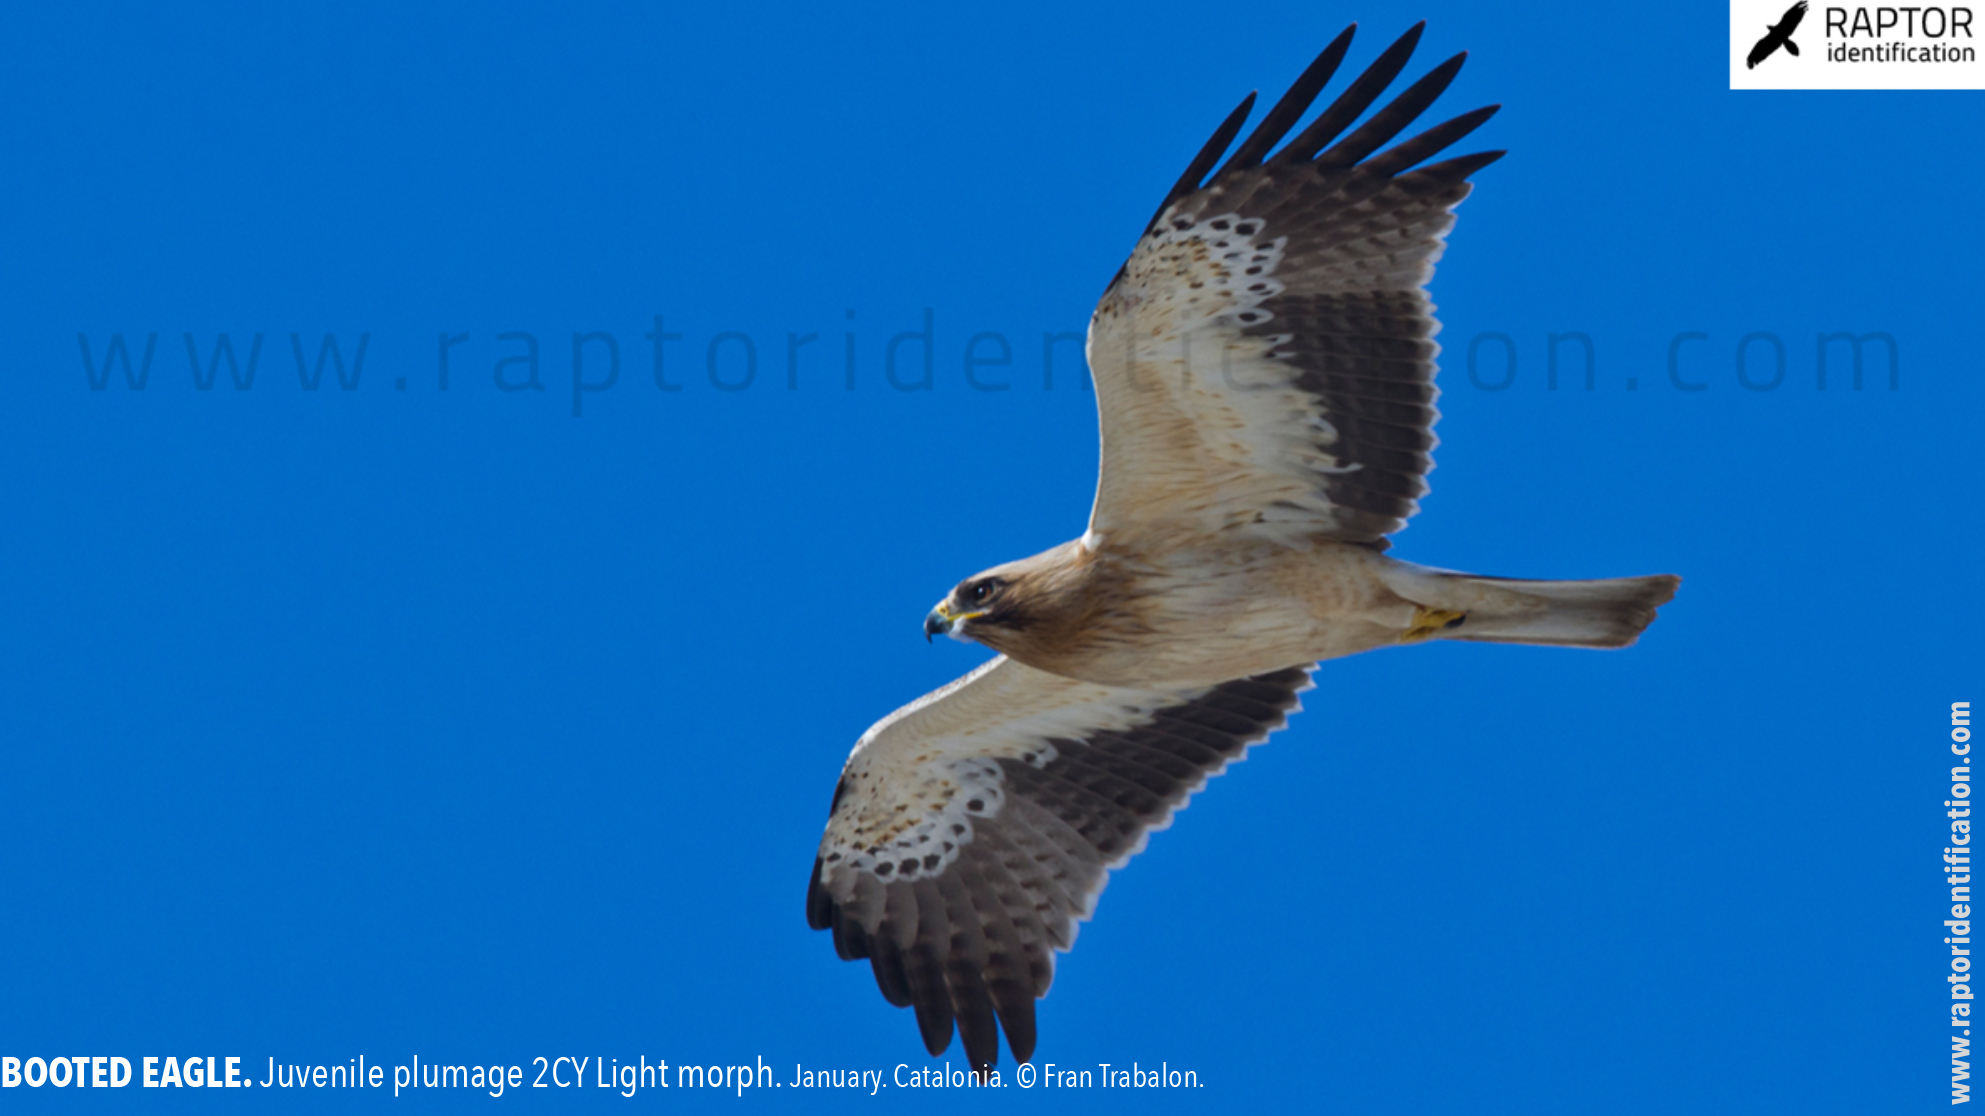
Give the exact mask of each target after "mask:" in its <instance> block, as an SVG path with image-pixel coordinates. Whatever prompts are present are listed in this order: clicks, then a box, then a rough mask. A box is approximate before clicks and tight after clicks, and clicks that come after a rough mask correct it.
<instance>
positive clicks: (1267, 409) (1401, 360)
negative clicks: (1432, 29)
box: [1089, 25, 1502, 546]
mask: <svg viewBox="0 0 1985 1116" xmlns="http://www.w3.org/2000/svg"><path fill="white" fill-rule="evenodd" d="M1421 26H1423V25H1416V26H1415V27H1414V28H1413V29H1412V30H1411V31H1408V32H1407V33H1406V34H1405V36H1403V37H1402V38H1400V39H1399V41H1398V42H1395V43H1393V44H1392V46H1391V47H1389V48H1388V49H1387V50H1386V51H1385V53H1383V54H1381V55H1380V56H1379V58H1378V60H1377V61H1375V62H1373V63H1372V65H1371V67H1370V68H1369V69H1367V70H1366V71H1365V73H1364V74H1363V76H1361V77H1359V78H1358V79H1357V80H1356V81H1354V82H1352V83H1351V85H1350V87H1349V88H1347V89H1346V90H1345V91H1344V93H1343V94H1342V95H1340V96H1339V97H1338V98H1337V100H1336V101H1335V102H1334V103H1332V104H1331V105H1330V107H1328V108H1326V109H1324V110H1323V112H1322V113H1321V114H1320V115H1318V117H1317V118H1316V120H1315V121H1314V122H1312V123H1311V124H1310V125H1309V126H1308V127H1307V128H1305V129H1303V131H1302V132H1301V133H1299V134H1298V135H1297V136H1296V138H1295V139H1293V140H1291V141H1290V142H1289V143H1288V144H1287V145H1286V146H1284V147H1283V148H1282V149H1281V150H1280V151H1278V152H1276V153H1275V154H1273V155H1270V154H1269V151H1270V149H1271V148H1273V147H1274V146H1275V145H1276V144H1277V143H1278V142H1279V141H1280V140H1281V139H1282V137H1283V136H1284V135H1286V134H1287V133H1288V132H1289V131H1290V129H1291V128H1293V127H1294V125H1295V124H1296V122H1297V121H1298V120H1299V119H1300V118H1301V117H1302V115H1303V114H1304V112H1305V111H1306V110H1307V109H1308V108H1309V105H1310V102H1311V101H1313V100H1314V99H1315V98H1316V96H1317V93H1318V92H1319V91H1320V90H1321V89H1322V88H1323V85H1324V83H1325V82H1326V81H1328V80H1329V78H1330V76H1331V74H1332V73H1334V72H1335V71H1336V69H1337V65H1338V63H1339V62H1340V61H1341V60H1342V59H1343V57H1344V52H1345V50H1346V49H1347V48H1348V47H1349V45H1350V40H1351V30H1346V31H1345V32H1344V33H1343V34H1342V35H1340V36H1338V38H1337V40H1336V41H1335V42H1333V43H1331V44H1330V46H1329V47H1328V48H1326V49H1325V50H1324V52H1323V54H1322V55H1321V56H1319V57H1318V58H1317V60H1316V61H1315V62H1314V63H1312V64H1311V65H1310V67H1309V69H1308V70H1306V71H1304V73H1303V75H1302V76H1301V77H1300V78H1298V79H1297V81H1296V84H1295V85H1294V86H1293V87H1292V88H1291V89H1290V90H1289V92H1288V93H1287V94H1285V95H1284V96H1283V98H1282V100H1281V101H1280V102H1278V103H1277V104H1276V106H1275V107H1274V108H1273V109H1272V110H1270V111H1269V113H1268V115H1267V116H1266V117H1265V118H1264V119H1263V120H1262V122H1261V124H1260V126H1259V127H1257V128H1256V129H1255V131H1254V133H1253V134H1252V135H1251V136H1249V137H1248V139H1247V140H1246V141H1245V142H1243V143H1242V144H1241V145H1240V147H1239V148H1238V149H1236V150H1235V152H1234V154H1233V156H1232V157H1231V158H1229V159H1228V160H1227V162H1226V165H1225V166H1223V167H1221V168H1220V170H1219V171H1218V172H1217V173H1215V174H1214V175H1213V176H1212V178H1211V180H1210V181H1208V182H1206V184H1205V185H1201V180H1202V179H1203V178H1205V177H1206V175H1207V172H1208V171H1210V170H1212V168H1213V166H1214V164H1215V163H1216V162H1217V161H1218V160H1219V158H1220V156H1221V154H1222V153H1223V152H1225V151H1226V149H1227V146H1228V144H1230V143H1231V142H1232V141H1233V139H1234V136H1235V135H1236V134H1237V133H1238V132H1239V130H1240V126H1241V123H1242V121H1243V120H1245V119H1246V117H1247V114H1248V110H1249V109H1250V108H1251V107H1252V106H1253V101H1254V98H1253V97H1252V96H1250V97H1249V98H1248V99H1247V100H1246V101H1243V102H1242V103H1241V106H1240V108H1239V109H1237V110H1236V111H1235V112H1234V113H1233V114H1232V115H1231V116H1229V117H1228V118H1227V121H1226V123H1224V124H1222V125H1221V127H1220V129H1219V130H1218V131H1217V132H1215V133H1214V135H1213V138H1212V140H1210V141H1209V142H1208V143H1207V144H1206V147H1205V148H1204V149H1203V150H1202V151H1201V152H1200V153H1199V156H1198V158H1196V159H1194V160H1193V162H1192V165H1191V166H1190V167H1188V168H1187V169H1186V172H1185V175H1184V176H1183V177H1182V178H1181V179H1180V180H1179V183H1178V185H1176V186H1174V187H1173V188H1172V191H1171V193H1170V194H1169V195H1168V196H1167V197H1166V198H1165V201H1164V203H1163V204H1162V205H1161V206H1160V207H1159V210H1158V214H1157V216H1156V217H1154V218H1153V219H1152V222H1151V225H1150V226H1149V228H1148V229H1147V230H1146V231H1145V234H1144V237H1143V239H1142V240H1140V241H1139V242H1138V244H1137V247H1136V248H1135V250H1133V251H1132V252H1131V255H1130V259H1129V260H1128V261H1127V262H1126V263H1125V264H1124V267H1123V270H1122V271H1121V272H1119V273H1118V274H1117V277H1116V280H1115V281H1114V282H1112V283H1111V284H1110V287H1109V290H1108V291H1106V292H1105V293H1104V295H1103V299H1102V302H1101V303H1100V304H1099V305H1098V306H1097V307H1096V313H1095V316H1094V317H1093V318H1091V319H1090V323H1089V366H1090V369H1091V373H1092V374H1093V376H1094V377H1095V381H1096V402H1097V410H1098V412H1099V414H1100V418H1101V426H1102V437H1103V464H1102V475H1101V478H1100V480H1099V482H1098V485H1097V491H1096V505H1095V510H1094V511H1093V512H1092V513H1091V516H1090V528H1091V530H1092V531H1093V532H1094V533H1095V536H1096V537H1097V538H1099V539H1100V541H1101V543H1102V545H1108V543H1109V541H1110V539H1111V538H1112V537H1113V536H1124V535H1135V534H1139V533H1145V532H1183V533H1187V534H1205V533H1210V532H1215V531H1234V530H1241V531H1252V532H1255V533H1258V534H1260V535H1263V536H1265V537H1269V538H1274V539H1276V540H1278V541H1282V542H1286V543H1289V544H1291V545H1304V544H1305V543H1306V542H1307V540H1309V539H1311V538H1313V537H1315V536H1318V535H1325V536H1329V537H1332V538H1337V539H1342V540H1346V541H1350V542H1360V543H1373V544H1378V545H1381V546H1383V545H1384V537H1385V536H1386V535H1388V534H1390V533H1391V532H1393V531H1396V530H1398V529H1399V528H1400V527H1401V526H1403V525H1404V524H1405V521H1406V519H1407V517H1409V516H1411V515H1412V514H1413V512H1414V511H1415V510H1416V509H1417V508H1418V504H1417V500H1418V498H1419V497H1420V496H1421V495H1422V494H1423V493H1425V492H1426V483H1425V481H1424V480H1423V479H1422V478H1423V477H1424V476H1425V474H1426V472H1427V470H1428V469H1429V468H1431V466H1432V460H1431V458H1430V457H1429V456H1428V452H1429V451H1430V450H1431V449H1432V448H1433V446H1434V436H1433V432H1432V427H1433V424H1434V420H1435V418H1436V413H1435V411H1434V397H1435V395H1436V392H1435V390H1434V384H1433V380H1434V355H1435V353H1436V352H1438V351H1439V350H1438V346H1436V345H1435V344H1434V342H1433V335H1434V332H1435V330H1436V329H1437V326H1436V324H1435V322H1434V318H1433V304H1432V303H1430V302H1429V301H1428V300H1427V296H1426V294H1425V293H1424V292H1423V291H1422V289H1421V288H1422V286H1423V285H1424V284H1425V283H1426V281H1427V279H1428V278H1429V276H1431V275H1432V273H1433V264H1434V261H1435V260H1436V259H1437V258H1438V257H1439V256H1440V252H1441V247H1442V241H1441V238H1442V237H1443V236H1444V235H1445V234H1446V233H1447V231H1448V229H1449V228H1450V227H1452V226H1453V224H1454V215H1453V213H1452V210H1453V208H1454V207H1455V205H1456V204H1458V203H1459V202H1460V201H1461V199H1462V198H1464V197H1466V196H1467V195H1468V191H1469V184H1468V182H1467V178H1468V176H1469V175H1470V174H1472V173H1473V172H1474V171H1476V170H1477V169H1479V168H1480V167H1483V166H1485V165H1487V164H1488V163H1490V162H1493V161H1494V160H1496V159H1497V158H1499V157H1501V155H1502V152H1500V151H1489V152H1483V153H1480V154H1475V155H1467V156H1463V157H1461V158H1458V159H1449V160H1447V161H1445V162H1440V163H1435V164H1432V165H1430V166H1420V164H1421V163H1423V162H1424V161H1425V160H1426V159H1428V158H1430V157H1432V156H1434V155H1436V154H1438V153H1440V152H1441V151H1443V150H1444V149H1446V148H1447V147H1448V145H1450V144H1452V143H1454V142H1455V141H1456V140H1458V139H1460V138H1461V137H1463V136H1465V135H1467V134H1468V133H1469V132H1471V131H1473V130H1474V129H1475V128H1476V127H1477V126H1479V125H1480V124H1481V123H1482V122H1483V121H1485V120H1487V119H1488V118H1489V117H1490V116H1491V115H1492V114H1493V113H1494V112H1495V106H1491V107H1488V108H1482V109H1477V110H1475V111H1474V112H1470V113H1466V114H1464V115H1462V116H1458V117H1456V118H1454V119H1453V120H1449V121H1447V122H1446V123H1444V124H1440V125H1437V126H1435V127H1433V128H1430V129H1428V130H1426V131H1424V132H1422V133H1420V134H1419V135H1416V136H1414V137H1413V138H1411V139H1408V140H1406V141H1404V142H1402V143H1399V144H1396V145H1394V146H1393V147H1391V148H1389V149H1387V150H1385V151H1379V149H1380V148H1381V147H1383V146H1384V145H1385V144H1387V143H1389V142H1391V141H1392V139H1393V138H1394V137H1395V136H1397V135H1398V134H1399V133H1400V132H1401V131H1403V130H1404V129H1405V128H1406V127H1407V126H1408V125H1409V124H1411V123H1412V122H1413V121H1414V119H1415V118H1417V117H1418V116H1419V115H1420V114H1421V112H1423V111H1424V110H1425V109H1426V108H1427V107H1428V106H1429V105H1430V104H1432V103H1433V101H1434V99H1435V98H1436V97H1438V96H1439V95H1440V93H1441V91H1442V90H1444V89H1446V88H1447V85H1448V83H1449V82H1450V81H1452V80H1453V78H1454V75H1455V73H1456V72H1457V71H1459V70H1460V68H1461V63H1462V60H1463V59H1464V58H1465V57H1466V55H1459V54H1458V55H1456V56H1454V57H1453V58H1450V59H1448V60H1447V61H1446V62H1443V63H1441V64H1440V65H1439V66H1436V67H1435V68H1434V69H1433V70H1432V71H1431V72H1430V73H1428V74H1427V75H1426V76H1425V77H1424V78H1421V79H1420V80H1419V81H1418V82H1415V83H1414V84H1413V85H1412V86H1411V87H1410V88H1408V89H1407V90H1406V91H1405V92H1403V93H1401V94H1400V95H1399V96H1398V97H1397V98H1396V99H1394V100H1393V101H1392V103H1390V104H1389V105H1387V106H1386V107H1384V108H1383V109H1380V110H1379V111H1378V112H1376V113H1374V114H1373V115H1372V116H1371V118H1370V119H1368V120H1367V121H1366V122H1365V123H1364V124H1363V125H1362V126H1360V127H1358V128H1357V129H1356V130H1353V131H1351V132H1350V133H1349V134H1348V135H1343V133H1344V132H1345V131H1346V129H1347V128H1349V127H1350V125H1351V124H1352V123H1353V122H1354V121H1356V120H1357V119H1358V117H1359V116H1360V115H1361V114H1362V113H1363V112H1364V111H1365V109H1366V108H1368V107H1369V106H1370V105H1371V104H1372V103H1373V102H1374V101H1375V100H1377V99H1378V97H1379V95H1380V94H1381V93H1383V92H1384V91H1385V87H1386V86H1387V85H1388V84H1390V83H1391V81H1392V79H1393V78H1394V77H1395V76H1397V75H1398V73H1399V71H1400V70H1401V69H1402V68H1404V66H1405V65H1406V61H1407V58H1408V57H1409V56H1410V55H1411V54H1412V52H1413V48H1414V46H1415V44H1417V43H1418V42H1419V38H1420V30H1421ZM1340 135H1343V138H1341V139H1340V138H1338V137H1339V136H1340ZM1332 141H1335V142H1334V143H1333V142H1332ZM1375 152H1376V154H1374V153H1375ZM1416 166H1417V167H1419V169H1417V170H1415V169H1413V168H1414V167H1416Z"/></svg>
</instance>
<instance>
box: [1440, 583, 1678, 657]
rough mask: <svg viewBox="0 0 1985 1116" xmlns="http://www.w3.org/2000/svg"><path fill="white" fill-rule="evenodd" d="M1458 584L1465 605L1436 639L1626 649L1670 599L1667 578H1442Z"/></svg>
mask: <svg viewBox="0 0 1985 1116" xmlns="http://www.w3.org/2000/svg"><path fill="white" fill-rule="evenodd" d="M1443 577H1444V578H1450V579H1452V580H1455V581H1459V582H1463V583H1465V584H1466V587H1467V588H1468V589H1470V590H1476V591H1475V592H1465V593H1464V594H1461V595H1465V596H1467V597H1469V598H1472V599H1471V600H1470V602H1469V603H1470V605H1471V606H1472V607H1468V608H1467V609H1465V615H1464V616H1463V617H1462V619H1461V620H1460V622H1458V623H1455V624H1453V625H1452V626H1451V627H1449V628H1447V629H1445V630H1443V631H1442V632H1440V634H1439V638H1441V639H1462V640H1473V641H1476V642H1480V643H1536V644H1546V645H1550V646H1557V647H1627V646H1629V645H1631V644H1632V643H1633V642H1634V641H1635V640H1636V639H1639V638H1640V633H1641V632H1642V631H1644V630H1645V629H1646V628H1647V626H1648V625H1649V624H1652V623H1653V622H1654V612H1655V610H1656V609H1658V608H1660V607H1661V606H1662V605H1664V604H1667V603H1668V601H1669V599H1670V598H1672V597H1674V595H1675V587H1676V586H1677V585H1680V584H1681V583H1682V579H1681V578H1679V577H1675V576H1673V575H1672V574H1660V575H1658V576H1654V577H1616V578H1606V579H1602V580H1595V581H1524V580H1521V579H1517V578H1502V577H1475V576H1472V575H1469V574H1445V575H1443Z"/></svg>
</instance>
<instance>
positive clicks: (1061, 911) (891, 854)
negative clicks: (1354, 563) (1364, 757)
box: [806, 658, 1311, 1068]
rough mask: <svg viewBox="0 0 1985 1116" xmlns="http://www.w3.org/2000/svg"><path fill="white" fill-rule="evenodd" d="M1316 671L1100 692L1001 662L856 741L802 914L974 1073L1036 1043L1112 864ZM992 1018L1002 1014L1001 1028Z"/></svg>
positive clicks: (1271, 723) (1285, 708)
mask: <svg viewBox="0 0 1985 1116" xmlns="http://www.w3.org/2000/svg"><path fill="white" fill-rule="evenodd" d="M1310 670H1311V668H1310V667H1307V666H1303V667H1290V668H1288V669H1286V670H1278V671H1275V672H1274V673H1271V674H1264V675H1259V676H1257V677H1254V678H1244V679H1240V680H1238V681H1234V682H1225V683H1222V684H1220V685H1217V686H1206V687H1198V688H1194V689H1187V690H1132V689H1118V688H1112V687H1107V686H1095V685H1090V684H1089V683H1086V682H1076V681H1074V680H1072V679H1067V678H1062V677H1060V676H1058V675H1053V674H1047V673H1044V672H1042V671H1038V670H1034V669H1033V668H1031V667H1027V666H1022V665H1021V664H1019V663H1016V662H1013V661H1011V660H1009V659H1005V658H999V659H994V660H993V661H992V662H990V663H987V664H986V665H985V666H983V667H980V668H979V669H978V670H975V671H973V672H972V673H971V674H968V675H966V676H965V677H963V678H961V679H959V680H958V681H956V682H953V683H951V684H950V685H948V686H946V687H944V688H943V689H941V690H938V691H936V692H934V693H931V694H927V695H925V696H924V697H922V698H919V699H917V700H916V701H915V702H913V703H911V704H910V705H908V706H905V707H904V708H902V709H900V710H898V711H896V712H895V713H892V714H890V715H889V716H888V717H886V718H884V719H883V720H882V721H881V722H879V723H878V724H877V725H876V726H875V727H874V728H871V729H869V730H868V732H867V733H866V734H864V735H863V736H862V738H861V741H860V742H859V743H857V744H856V745H855V750H854V753H853V754H852V755H850V756H849V757H848V764H847V766H846V767H845V768H844V769H843V770H842V772H841V781H840V783H839V785H837V786H836V787H835V788H834V804H833V806H832V808H831V809H830V810H829V813H828V817H827V833H826V836H824V837H823V838H822V839H821V842H820V855H819V856H818V857H817V858H816V859H815V861H814V866H813V878H812V881H811V884H810V886H809V887H808V889H807V897H806V917H807V922H808V923H809V924H811V925H812V926H813V928H814V929H816V930H825V929H828V928H830V927H831V928H832V929H833V931H834V948H835V950H836V951H837V952H839V953H840V955H841V956H842V958H844V959H847V960H854V959H856V958H861V957H866V958H868V959H869V962H870V964H871V965H872V966H873V968H874V970H875V981H876V983H877V984H878V985H880V986H881V988H882V994H883V996H884V997H885V998H887V999H888V1000H889V1002H890V1003H892V1004H895V1005H896V1006H898V1007H905V1006H915V1008H916V1011H917V1026H918V1027H919V1028H920V1029H921V1030H922V1031H923V1037H924V1045H925V1046H926V1047H927V1048H928V1049H929V1050H930V1052H931V1053H932V1054H938V1053H942V1052H943V1050H944V1048H945V1047H946V1046H948V1045H950V1043H951V1025H952V1021H953V1020H954V1019H955V1020H956V1021H957V1023H958V1031H959V1033H960V1035H961V1036H962V1037H963V1039H964V1042H965V1053H966V1056H967V1057H968V1058H970V1059H971V1061H972V1063H973V1065H974V1066H977V1067H979V1068H987V1067H990V1066H991V1065H992V1064H993V1062H994V1061H995V1060H996V1059H997V1057H998V1054H999V1031H998V1025H1003V1026H1004V1027H1005V1029H1006V1041H1007V1045H1008V1046H1009V1047H1010V1048H1011V1049H1012V1050H1013V1056H1014V1057H1015V1058H1017V1059H1019V1060H1020V1061H1023V1062H1024V1061H1027V1060H1028V1059H1029V1058H1030V1057H1031V1056H1032V1055H1033V1052H1034V1000H1035V999H1036V998H1037V997H1040V996H1043V995H1046V994H1047V990H1048V983H1049V981H1050V980H1052V979H1053V976H1054V952H1053V951H1054V950H1058V949H1059V950H1065V949H1068V948H1069V947H1070V946H1071V945H1072V944H1074V941H1075V930H1076V921H1077V920H1078V919H1085V918H1088V917H1089V916H1090V915H1091V914H1092V913H1093V912H1094V910H1095V903H1096V896H1097V895H1098V894H1100V893H1101V892H1102V890H1103V884H1104V883H1105V882H1106V877H1107V875H1108V871H1109V869H1111V868H1114V867H1117V866H1119V865H1121V864H1123V863H1124V862H1125V861H1127V860H1129V859H1130V858H1131V857H1132V856H1134V855H1136V853H1137V852H1138V851H1139V850H1141V849H1142V848H1143V847H1144V840H1145V836H1146V834H1148V833H1149V832H1150V831H1152V830H1154V829H1162V828H1164V827H1165V825H1166V824H1168V823H1169V822H1170V820H1171V816H1172V812H1173V811H1174V810H1176V809H1178V808H1179V807H1181V806H1182V805H1184V803H1185V800H1186V798H1187V796H1189V795H1191V794H1192V792H1193V791H1195V790H1197V789H1199V787H1200V786H1201V785H1202V784H1204V783H1205V781H1206V780H1207V778H1208V777H1210V776H1213V775H1217V774H1219V773H1220V772H1221V771H1222V770H1224V769H1225V768H1226V766H1227V764H1228V763H1229V762H1231V761H1233V760H1235V759H1238V758H1240V757H1241V755H1242V753H1243V752H1245V751H1246V750H1247V746H1248V745H1249V744H1252V743H1255V742H1256V741H1259V740H1262V739H1264V738H1266V737H1267V736H1268V734H1269V733H1271V732H1273V731H1275V730H1276V729H1278V728H1281V727H1282V725H1283V724H1284V722H1285V721H1286V719H1287V717H1288V715H1289V714H1290V713H1292V712H1294V711H1295V710H1296V709H1297V707H1298V702H1297V698H1296V695H1297V694H1298V693H1300V692H1302V691H1303V690H1306V689H1308V688H1309V672H1310ZM995 1016H996V1017H997V1019H998V1025H996V1024H995V1022H994V1019H995Z"/></svg>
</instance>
